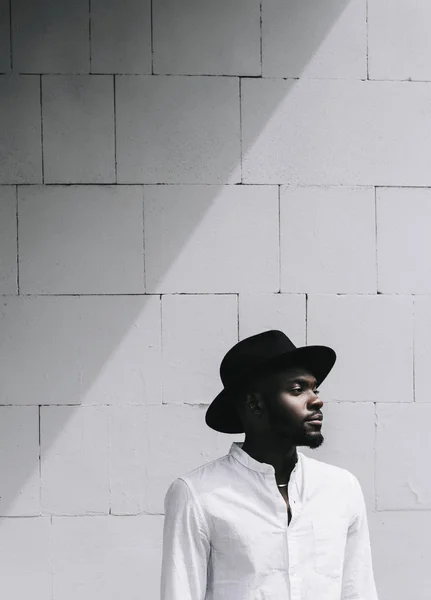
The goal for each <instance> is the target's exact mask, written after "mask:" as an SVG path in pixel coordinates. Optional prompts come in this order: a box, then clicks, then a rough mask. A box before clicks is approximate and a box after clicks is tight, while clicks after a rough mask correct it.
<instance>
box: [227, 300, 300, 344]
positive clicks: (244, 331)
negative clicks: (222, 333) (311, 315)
mask: <svg viewBox="0 0 431 600" xmlns="http://www.w3.org/2000/svg"><path fill="white" fill-rule="evenodd" d="M268 329H279V330H281V331H284V333H285V334H286V335H287V336H288V337H289V338H290V339H291V340H292V342H293V343H294V344H295V345H296V346H302V345H305V294H240V296H239V337H240V339H243V338H246V337H248V336H250V335H255V334H256V333H260V332H262V331H265V330H268Z"/></svg>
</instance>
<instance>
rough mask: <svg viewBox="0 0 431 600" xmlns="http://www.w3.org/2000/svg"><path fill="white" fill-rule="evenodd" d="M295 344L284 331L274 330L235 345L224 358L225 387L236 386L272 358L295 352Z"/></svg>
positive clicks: (223, 374) (222, 376)
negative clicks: (236, 383)
mask: <svg viewBox="0 0 431 600" xmlns="http://www.w3.org/2000/svg"><path fill="white" fill-rule="evenodd" d="M294 350H296V346H295V344H294V343H293V342H292V341H291V340H290V339H289V338H288V337H287V335H286V334H285V333H283V332H282V331H278V330H276V329H272V330H270V331H264V332H263V333H258V334H256V335H252V336H250V337H248V338H245V339H243V340H241V341H240V342H238V343H237V344H235V346H233V347H232V348H231V349H230V350H229V352H228V353H227V354H226V355H225V357H224V358H223V360H222V362H221V365H220V378H221V380H222V383H223V385H224V386H225V387H226V386H228V385H232V384H234V383H235V382H236V381H239V380H241V379H242V378H243V377H244V375H246V374H248V373H251V372H253V371H254V370H255V369H257V368H258V367H259V366H260V365H262V364H263V363H266V362H267V361H270V360H271V359H272V358H274V357H277V356H279V355H280V354H284V353H286V352H293V351H294Z"/></svg>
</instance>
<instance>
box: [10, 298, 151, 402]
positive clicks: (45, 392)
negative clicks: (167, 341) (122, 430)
mask: <svg viewBox="0 0 431 600" xmlns="http://www.w3.org/2000/svg"><path fill="white" fill-rule="evenodd" d="M0 340H1V342H3V343H0V380H1V382H2V386H1V391H0V404H33V405H38V404H61V405H64V404H73V405H75V404H77V405H80V404H85V405H91V404H93V405H94V404H96V405H97V404H120V405H123V404H160V403H161V322H160V298H159V297H157V296H155V297H151V298H149V297H143V296H123V297H122V296H93V297H91V296H86V297H76V296H75V297H69V298H65V297H47V296H45V297H35V296H33V297H12V298H3V299H2V301H1V303H0ZM23 371H25V375H26V376H25V377H22V373H23Z"/></svg>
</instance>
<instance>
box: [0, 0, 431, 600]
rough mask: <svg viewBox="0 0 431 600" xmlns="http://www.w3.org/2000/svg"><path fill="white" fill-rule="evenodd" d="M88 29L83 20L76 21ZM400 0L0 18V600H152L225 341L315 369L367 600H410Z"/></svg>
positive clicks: (410, 165) (425, 161) (414, 512)
mask: <svg viewBox="0 0 431 600" xmlns="http://www.w3.org/2000/svg"><path fill="white" fill-rule="evenodd" d="M90 8H91V11H90V10H89V9H90ZM430 16H431V9H430V7H429V3H428V2H426V1H425V0H417V1H416V2H411V1H408V0H367V1H366V0H343V1H341V0H340V1H338V0H337V1H334V2H316V1H314V0H313V1H311V0H262V1H260V0H230V1H227V0H126V1H124V2H121V3H119V2H115V1H114V0H109V1H105V0H92V1H91V2H90V3H89V2H87V1H86V0H85V1H84V0H76V1H75V2H66V1H64V0H62V1H61V2H50V1H48V0H43V1H42V2H38V3H35V2H32V1H31V0H12V2H9V0H0V136H1V137H0V382H1V383H0V482H1V483H0V597H1V598H7V599H8V600H22V599H23V598H27V597H31V598H32V600H48V598H49V600H75V599H76V598H77V597H79V598H80V599H82V600H87V599H88V600H90V599H91V600H102V599H103V600H104V599H106V598H115V599H117V598H120V597H121V598H122V599H124V600H135V599H138V598H139V599H141V598H145V599H148V600H157V598H158V588H159V576H160V557H161V534H162V526H163V498H164V495H165V492H166V490H167V487H168V485H169V483H170V482H171V481H172V480H173V479H174V478H175V477H176V476H178V475H180V474H182V473H185V472H187V471H189V470H191V469H192V468H194V467H196V466H198V465H200V464H202V463H203V462H206V461H209V460H212V459H213V458H216V457H218V456H221V455H223V454H225V453H226V452H227V451H228V450H229V447H230V445H231V443H232V441H234V440H241V439H243V436H241V435H236V436H229V435H224V434H218V433H216V432H214V431H212V430H210V429H208V427H206V425H205V423H204V416H205V410H206V407H207V406H208V403H209V402H210V401H211V400H212V398H213V397H214V396H215V394H217V392H218V391H219V390H220V381H219V377H218V369H219V364H220V360H221V358H222V356H223V355H224V353H225V352H226V351H227V350H228V349H229V348H230V347H231V346H232V345H233V344H234V343H235V342H236V341H237V340H238V339H243V338H244V337H246V336H248V335H251V334H253V333H256V332H258V331H261V330H263V329H268V328H279V329H283V330H284V331H285V332H286V333H287V334H288V335H289V336H290V337H291V338H292V340H293V341H294V342H295V343H296V344H297V345H303V344H306V343H308V344H328V345H332V346H333V347H334V348H335V350H336V351H337V353H338V362H337V364H336V366H335V368H334V371H333V373H332V374H331V375H330V377H329V378H328V380H327V381H325V382H324V384H323V385H322V389H321V395H322V398H323V400H324V401H325V402H326V404H325V407H324V411H325V414H326V421H325V422H326V426H325V430H324V435H325V443H324V445H323V446H322V447H321V448H320V449H318V450H315V451H310V450H304V451H305V452H306V453H308V454H310V455H311V456H315V457H317V458H320V459H321V460H324V461H327V462H330V463H333V464H337V465H340V466H342V467H345V468H348V469H350V470H351V471H352V472H353V473H354V474H355V475H356V476H357V477H358V478H359V480H360V482H361V484H362V487H363V490H364V495H365V498H366V502H367V506H368V514H369V521H370V529H371V536H372V546H373V556H374V565H375V572H376V579H377V585H378V588H379V592H380V596H379V598H380V600H405V599H406V598H411V597H414V598H415V599H417V600H428V598H429V590H430V589H431V574H430V570H429V568H428V564H429V561H430V558H431V554H430V550H429V531H430V526H431V522H430V519H431V516H430V515H431V487H430V483H429V477H428V475H427V473H428V471H429V465H428V452H429V450H430V449H431V448H430V447H429V436H428V419H430V418H431V414H430V406H431V405H430V402H431V400H430V398H431V396H430V394H429V385H428V384H429V381H428V376H429V364H430V361H431V342H430V339H431V302H430V294H431V262H430V258H429V256H430V251H431V244H430V241H429V222H430V219H431V169H430V164H429V163H430V161H429V156H430V154H431V127H430V125H431V108H430V107H431V66H430V61H429V50H430V41H429V39H430V38H429V27H428V21H429V17H430Z"/></svg>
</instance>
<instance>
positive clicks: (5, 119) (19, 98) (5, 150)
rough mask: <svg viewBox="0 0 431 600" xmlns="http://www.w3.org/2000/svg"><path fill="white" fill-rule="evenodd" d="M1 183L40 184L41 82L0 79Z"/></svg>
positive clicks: (21, 78) (30, 78)
mask: <svg viewBox="0 0 431 600" xmlns="http://www.w3.org/2000/svg"><path fill="white" fill-rule="evenodd" d="M0 131H1V135H2V139H3V143H2V147H1V148H0V183H40V182H41V181H42V143H41V118H40V79H39V78H38V77H32V76H28V75H27V76H25V75H21V76H18V75H1V76H0Z"/></svg>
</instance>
